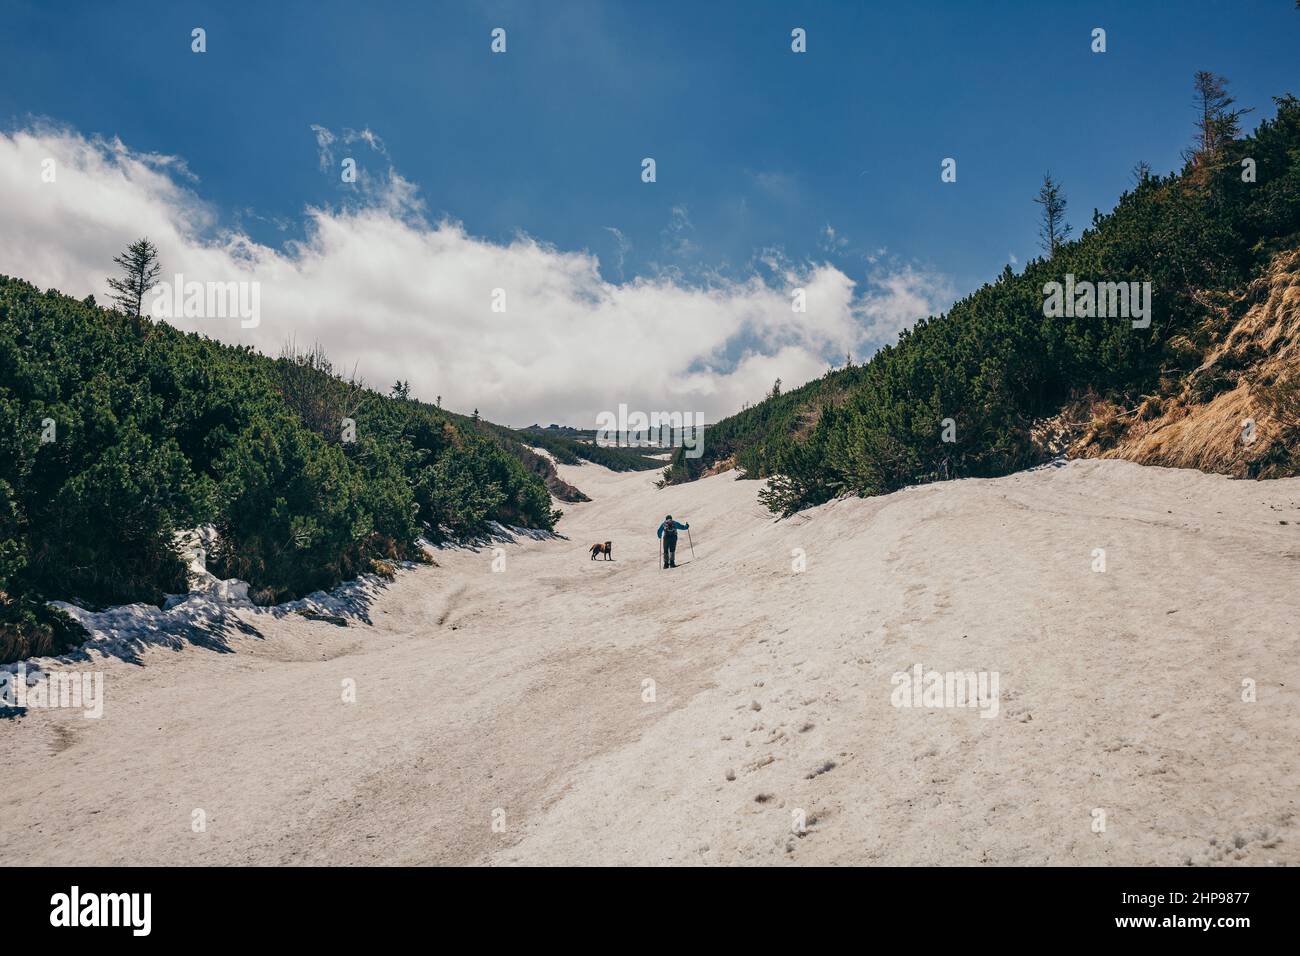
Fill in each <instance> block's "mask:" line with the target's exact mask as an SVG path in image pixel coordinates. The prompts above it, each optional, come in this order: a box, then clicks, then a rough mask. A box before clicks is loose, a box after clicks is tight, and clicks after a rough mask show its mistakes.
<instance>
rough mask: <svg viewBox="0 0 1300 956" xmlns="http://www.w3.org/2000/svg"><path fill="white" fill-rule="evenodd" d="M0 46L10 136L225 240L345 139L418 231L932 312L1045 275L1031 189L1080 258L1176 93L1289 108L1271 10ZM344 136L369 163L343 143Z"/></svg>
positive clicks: (65, 37) (847, 13)
mask: <svg viewBox="0 0 1300 956" xmlns="http://www.w3.org/2000/svg"><path fill="white" fill-rule="evenodd" d="M4 23H5V29H4V31H3V32H0V70H2V71H3V75H4V82H2V83H0V123H3V125H4V128H5V129H14V128H16V127H20V126H22V125H23V124H25V123H29V122H30V121H31V120H32V118H34V117H37V118H45V119H48V120H51V121H53V122H54V123H55V124H58V125H60V126H66V127H68V128H70V129H72V130H75V131H77V132H78V133H79V134H81V135H84V136H91V135H94V134H100V135H102V136H104V137H118V138H120V139H121V140H122V142H123V143H125V144H126V145H127V146H128V147H129V148H130V149H132V150H136V151H140V152H143V153H160V154H166V155H172V156H177V157H180V158H182V159H183V160H184V162H185V163H186V164H187V166H188V169H189V171H190V172H191V173H192V174H193V175H194V176H195V177H197V181H196V182H195V183H194V184H192V188H193V189H194V190H195V192H196V193H198V194H199V195H201V196H202V198H203V200H204V201H206V202H207V203H210V204H211V207H212V209H213V210H214V212H215V215H216V216H217V217H218V218H219V220H220V222H221V223H223V224H224V225H225V226H227V227H230V228H236V229H240V230H242V231H244V232H246V233H247V234H248V235H249V236H250V237H252V238H253V239H255V240H256V241H257V242H259V243H264V244H267V245H269V246H281V245H282V244H283V243H284V242H285V241H286V240H292V239H301V238H302V237H303V235H304V230H305V229H306V228H308V220H307V219H306V218H305V217H304V210H305V209H307V208H308V207H312V206H320V205H330V204H338V203H344V202H346V201H347V200H348V192H347V191H348V190H349V189H352V188H353V187H349V186H344V185H342V184H341V183H340V182H339V178H338V176H337V174H336V173H335V172H334V171H333V169H332V168H331V170H330V171H328V172H322V171H321V168H320V156H319V152H318V143H317V139H316V136H315V135H314V134H313V132H312V127H313V125H316V126H321V127H325V128H328V129H329V130H331V131H332V132H333V135H334V136H335V137H336V138H340V139H336V142H335V144H334V145H333V147H332V153H331V159H332V161H333V162H337V161H338V160H339V159H340V158H341V157H343V156H349V155H351V156H354V157H355V158H356V159H357V162H358V163H359V165H360V166H361V167H362V168H372V169H374V170H376V171H379V170H381V169H383V168H387V167H389V166H390V165H391V167H392V169H394V170H396V171H397V172H398V173H400V175H401V176H402V177H404V179H405V180H407V181H409V182H410V183H411V184H413V185H414V186H415V187H416V188H417V189H418V191H419V195H420V197H421V199H422V200H423V203H424V208H425V210H426V212H427V214H428V216H429V218H430V220H431V221H436V220H438V219H439V218H441V217H444V216H445V217H449V218H451V219H453V220H457V221H459V222H461V223H463V225H464V229H465V231H466V232H467V233H468V234H470V235H472V236H475V237H482V238H483V239H485V240H488V241H491V242H498V243H508V242H510V241H511V240H512V238H513V237H516V236H518V235H520V234H521V233H522V234H526V235H528V236H531V237H533V238H535V239H537V240H539V241H541V242H543V243H546V244H549V245H550V246H553V247H554V248H555V249H557V250H560V251H563V252H581V251H584V250H585V251H588V252H590V253H591V254H592V255H594V256H596V257H598V258H599V269H600V273H601V275H602V276H603V278H604V279H606V280H608V281H609V282H613V283H620V282H624V281H627V280H631V279H633V278H635V277H638V276H646V277H653V276H662V275H665V274H668V275H673V276H675V277H677V280H678V281H680V282H684V283H686V284H699V283H708V282H710V281H713V280H715V279H716V278H717V277H718V276H726V277H730V278H732V279H735V280H743V279H744V278H745V277H746V276H750V275H753V274H754V273H755V272H756V271H757V272H758V273H759V274H763V270H764V267H763V266H762V265H761V264H758V260H759V259H761V258H762V256H763V253H764V250H769V251H770V250H773V249H775V250H779V252H780V254H781V255H782V256H784V257H786V258H787V259H788V260H790V261H794V262H800V263H809V262H813V263H817V262H824V263H830V264H833V265H834V266H835V267H836V268H837V269H838V270H840V271H841V272H843V273H844V274H845V275H846V276H848V277H849V278H850V279H852V280H853V281H854V282H862V281H863V280H864V279H865V278H866V277H867V276H869V274H870V273H871V270H872V269H873V268H878V267H881V266H882V265H883V264H892V265H893V267H895V268H901V267H905V266H915V267H917V268H919V269H922V270H925V271H926V272H927V273H928V274H934V275H937V276H942V277H944V278H945V280H947V282H948V283H950V285H949V286H948V287H947V288H946V291H945V295H946V296H947V297H948V301H951V295H953V294H962V293H964V292H967V291H969V290H971V289H972V288H974V287H976V286H978V285H979V284H980V283H982V282H984V281H986V280H988V279H990V278H992V277H993V276H995V275H996V274H997V272H998V271H1000V269H1001V268H1002V266H1003V264H1004V263H1006V262H1007V261H1009V259H1010V258H1011V257H1012V256H1014V257H1016V259H1017V260H1018V261H1019V262H1022V263H1023V262H1024V261H1025V260H1026V259H1028V258H1030V257H1032V256H1034V255H1036V254H1037V253H1038V249H1037V236H1036V221H1035V214H1036V211H1037V210H1036V207H1035V206H1034V204H1033V203H1032V196H1033V194H1034V192H1035V190H1036V188H1037V185H1038V183H1039V181H1040V179H1041V176H1042V174H1043V172H1044V171H1045V170H1047V169H1050V170H1051V171H1052V173H1053V174H1054V175H1055V176H1056V177H1057V178H1058V179H1059V180H1061V181H1062V182H1063V183H1064V185H1065V189H1066V193H1067V195H1068V197H1069V202H1070V216H1069V218H1070V220H1071V221H1072V222H1073V223H1074V225H1075V228H1076V231H1077V230H1080V229H1082V228H1083V227H1084V226H1085V225H1086V224H1087V223H1088V221H1089V220H1090V218H1091V213H1092V209H1093V208H1094V207H1099V208H1101V209H1103V210H1105V209H1109V208H1111V207H1112V206H1113V205H1114V203H1115V201H1116V199H1117V198H1118V196H1119V194H1120V193H1121V192H1122V191H1123V190H1124V189H1125V188H1126V186H1127V185H1128V183H1129V177H1130V169H1131V167H1132V165H1133V164H1134V163H1135V162H1136V161H1137V160H1140V159H1145V160H1146V161H1148V162H1149V163H1151V164H1152V166H1153V167H1154V168H1155V169H1156V170H1157V171H1161V172H1163V171H1168V170H1170V169H1172V168H1175V167H1176V166H1177V165H1178V164H1179V158H1178V156H1179V151H1180V149H1181V148H1182V147H1183V146H1184V145H1185V144H1186V143H1187V142H1188V141H1189V138H1190V135H1191V130H1192V120H1193V112H1192V108H1191V76H1192V73H1193V71H1194V70H1197V69H1210V70H1213V71H1215V72H1218V73H1221V74H1223V75H1225V76H1226V77H1227V78H1228V79H1229V81H1230V89H1231V91H1232V92H1233V93H1235V95H1236V96H1237V97H1238V100H1239V103H1240V104H1242V105H1247V106H1254V107H1255V108H1256V113H1254V114H1252V115H1251V116H1250V117H1248V120H1247V123H1248V125H1250V126H1253V125H1254V123H1255V122H1257V121H1258V119H1259V118H1261V116H1266V115H1271V113H1272V104H1271V100H1270V97H1271V96H1273V95H1275V94H1280V93H1283V92H1286V91H1294V92H1300V55H1297V51H1298V50H1300V11H1297V10H1296V9H1295V8H1294V3H1293V2H1292V0H1236V2H1231V3H1229V2H1219V3H1212V2H1186V3H1176V4H1175V3H1133V2H1095V3H1052V2H1037V3H1032V2H1024V3H1011V2H1004V3H979V4H975V3H957V2H929V3H924V2H918V3H902V4H898V3H891V4H875V3H871V4H868V3H850V2H844V3H835V2H817V3H794V2H790V3H777V2H755V0H746V2H721V3H708V4H704V3H681V2H662V3H618V4H615V3H576V2H561V0H556V2H548V3H535V2H519V3H506V2H493V3H431V2H423V3H409V4H401V3H383V4H365V3H330V2H310V3H283V2H273V3H261V4H224V3H223V4H216V3H213V4H198V3H184V2H179V3H178V2H168V3H158V4H106V3H104V2H102V0H99V2H88V3H71V4H59V5H52V4H48V3H36V2H25V0H18V2H14V0H8V2H6V4H5V13H4ZM195 26H201V27H203V28H204V29H205V30H206V31H207V45H208V51H207V53H206V54H204V55H195V54H193V53H191V51H190V42H189V35H190V30H191V29H192V28H193V27H195ZM498 26H500V27H504V28H505V29H506V30H507V38H508V39H507V44H508V49H507V53H506V54H505V55H495V56H494V55H492V54H491V53H490V52H489V42H490V37H489V33H490V31H491V30H492V28H494V27H498ZM794 27H803V28H805V29H806V30H807V36H808V52H807V53H806V54H802V55H798V54H794V53H792V52H791V50H790V31H791V29H792V28H794ZM1094 27H1103V28H1104V29H1105V30H1106V31H1107V52H1105V53H1104V54H1094V53H1092V52H1091V51H1090V48H1089V46H1090V32H1091V30H1092V29H1093V28H1094ZM348 129H351V130H357V131H361V130H369V131H371V132H373V134H375V135H376V136H378V137H380V138H381V140H382V144H383V149H384V152H383V153H382V154H381V153H380V152H377V151H375V150H373V149H371V148H370V147H368V146H366V144H365V143H363V142H354V143H351V144H347V143H344V142H342V140H341V137H342V136H343V135H344V132H343V131H345V130H348ZM646 156H651V157H654V158H655V160H656V163H657V175H658V181H657V182H656V183H654V184H645V183H642V182H641V179H640V170H641V167H640V163H641V160H642V158H643V157H646ZM945 157H954V158H956V159H957V162H958V181H957V182H956V183H955V184H944V183H941V182H940V178H939V172H940V162H941V161H942V159H943V158H945ZM828 227H829V229H830V230H833V235H832V233H831V232H829V231H828ZM3 267H4V265H3V264H0V271H3ZM946 304H947V303H946V302H945V303H943V305H946Z"/></svg>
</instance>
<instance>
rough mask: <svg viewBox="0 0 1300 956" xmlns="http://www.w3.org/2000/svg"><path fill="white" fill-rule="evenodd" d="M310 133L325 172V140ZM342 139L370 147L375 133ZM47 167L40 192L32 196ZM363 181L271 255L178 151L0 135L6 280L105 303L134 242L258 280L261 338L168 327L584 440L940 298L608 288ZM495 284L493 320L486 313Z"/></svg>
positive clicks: (379, 183) (730, 282)
mask: <svg viewBox="0 0 1300 956" xmlns="http://www.w3.org/2000/svg"><path fill="white" fill-rule="evenodd" d="M314 131H315V132H316V136H317V142H318V145H319V146H320V148H321V150H322V162H325V151H328V150H331V149H333V148H334V145H335V143H336V142H337V141H338V140H339V137H336V136H334V134H333V133H330V132H329V131H328V130H325V129H324V128H323V127H315V128H314ZM349 132H350V131H349ZM367 132H368V131H367ZM347 135H348V133H345V134H344V141H345V142H346V141H348V140H347V138H346V137H347ZM351 135H352V136H353V138H354V140H362V141H365V142H366V143H367V144H369V145H371V146H372V148H374V149H375V150H376V151H377V152H379V151H382V141H380V140H378V138H377V137H374V139H373V141H372V139H371V138H368V137H367V136H366V135H363V134H356V133H352V134H351ZM370 136H371V137H373V134H370ZM46 159H53V160H54V161H55V167H54V168H55V169H56V178H55V181H54V182H52V183H47V182H42V178H41V172H42V168H43V167H42V161H43V160H46ZM372 185H373V188H372V189H371V190H370V191H368V192H365V193H359V194H357V195H356V196H355V197H354V198H353V199H352V200H351V201H350V202H349V203H347V204H345V205H343V206H341V207H333V206H319V207H310V208H308V209H306V210H305V211H304V213H303V215H304V217H305V220H306V230H305V238H304V239H302V240H300V241H294V242H289V243H286V244H285V245H284V246H283V247H272V246H268V245H263V244H260V243H258V242H256V241H254V240H253V239H252V238H250V237H249V236H248V235H247V234H245V233H243V232H242V231H240V230H239V229H237V228H230V227H228V226H227V227H223V226H222V225H221V217H219V216H218V214H217V211H216V210H214V209H213V208H212V206H211V205H210V204H208V203H207V202H205V201H204V200H203V199H202V198H201V197H200V196H199V195H198V193H197V192H196V191H195V190H196V188H197V186H196V185H195V183H194V181H193V179H192V177H190V176H189V174H188V172H187V171H186V170H185V168H184V165H183V163H181V161H180V160H179V159H177V158H175V157H168V156H162V155H157V154H146V153H139V152H135V151H132V150H130V149H128V148H127V147H126V146H124V145H123V144H122V143H120V142H119V141H118V140H116V139H113V140H104V139H93V138H87V137H84V136H82V135H80V134H79V133H77V132H75V131H72V130H68V129H64V128H55V127H50V126H34V127H28V128H25V129H20V130H17V131H14V132H12V133H9V134H4V133H0V208H3V209H5V214H4V216H3V217H0V272H4V273H7V274H10V275H15V276H19V277H22V278H25V279H27V280H29V281H31V282H33V283H35V284H37V285H38V286H40V287H43V288H45V287H53V288H58V289H60V290H62V291H64V292H66V293H69V294H71V295H76V296H78V297H80V296H84V295H86V294H88V293H94V294H95V295H96V296H97V297H98V298H99V299H100V301H101V302H104V301H107V294H106V293H107V289H106V284H105V276H106V275H107V274H109V273H110V272H111V271H112V268H113V267H112V258H113V256H114V255H116V254H117V253H119V252H120V251H121V250H122V248H123V247H125V246H126V245H127V243H129V242H130V241H132V240H134V239H136V238H138V237H139V236H142V235H147V236H148V237H149V238H150V239H152V240H153V241H154V242H155V243H156V244H157V245H158V247H159V250H160V253H161V260H162V265H163V278H164V279H171V278H172V276H173V275H174V274H175V273H183V274H184V276H185V277H186V279H187V280H198V281H211V282H229V281H240V280H244V281H256V282H259V283H260V288H261V323H260V325H258V326H257V327H256V328H247V329H245V328H241V327H240V323H239V321H238V320H237V319H216V318H212V319H183V318H178V319H172V320H170V321H171V322H172V323H173V324H174V325H177V326H179V327H181V328H184V329H186V330H191V331H198V332H201V333H203V334H205V335H210V336H212V337H214V338H217V339H221V340H223V341H226V342H232V343H239V344H246V345H251V346H253V347H254V348H257V349H259V350H261V351H263V352H266V353H268V354H277V353H278V352H279V350H280V348H281V347H282V345H283V344H284V343H285V342H286V341H288V340H289V339H291V338H292V339H295V340H296V341H297V342H298V343H300V344H302V343H312V342H317V341H318V342H320V343H321V344H322V345H323V346H324V347H325V349H326V350H327V352H328V353H329V354H330V355H331V357H332V358H334V359H335V361H336V363H337V364H338V365H341V366H344V367H348V368H351V367H352V366H353V364H354V363H356V364H357V367H358V370H359V372H360V374H362V375H364V376H365V377H366V378H367V380H368V381H370V382H372V383H373V384H375V385H376V386H377V387H381V388H383V387H386V386H387V385H389V384H391V383H392V382H393V381H394V380H397V379H404V380H409V381H410V383H411V386H412V389H413V391H414V392H415V393H416V394H417V395H418V396H419V397H421V398H424V399H426V400H432V399H433V397H434V396H435V395H441V396H442V397H443V405H444V406H445V407H447V408H452V409H456V410H469V409H473V408H475V407H477V408H478V409H480V411H481V412H482V414H483V415H484V416H485V417H487V418H489V419H491V420H494V421H500V422H504V423H508V424H528V423H530V422H533V421H541V422H543V423H547V422H552V421H553V422H563V423H568V424H573V425H577V426H581V427H593V426H594V424H595V420H596V415H597V413H598V412H600V411H602V410H613V409H616V408H617V406H618V404H619V403H621V402H625V403H627V404H628V405H629V407H631V408H633V409H642V410H645V411H647V412H649V411H656V410H659V411H671V410H678V411H693V412H694V411H699V412H703V413H704V415H705V417H706V420H707V421H710V422H713V421H717V420H718V419H720V418H722V417H725V416H726V415H729V414H731V413H733V412H735V411H736V410H738V409H739V408H740V407H741V406H742V405H743V404H744V403H746V402H753V401H755V400H757V399H758V398H760V397H761V396H762V395H763V394H764V393H765V392H766V391H767V390H768V389H769V388H770V387H771V383H772V381H773V380H774V379H775V378H777V377H778V376H779V377H780V378H781V379H782V380H783V381H784V383H785V385H786V387H787V388H789V387H794V386H795V385H797V384H799V383H801V382H803V381H806V380H808V379H810V378H813V377H815V376H816V375H819V374H821V372H822V371H824V370H825V368H826V365H827V362H828V361H838V359H839V358H840V357H841V356H843V355H844V353H845V352H846V351H850V350H852V351H853V352H854V354H855V355H864V354H869V353H870V352H871V351H872V350H874V348H875V347H878V346H879V345H881V344H884V343H885V342H887V341H891V340H892V339H893V337H894V336H895V335H896V334H897V332H898V331H899V330H901V329H902V328H905V327H906V326H908V325H910V324H911V323H912V322H914V321H915V320H916V319H918V318H920V317H922V316H924V315H927V314H929V313H933V312H937V311H939V310H940V309H942V308H944V307H946V306H947V305H948V303H949V302H950V301H951V289H950V288H949V287H948V286H947V285H946V283H943V282H942V281H939V280H938V278H937V277H935V276H933V275H930V274H928V273H924V272H921V271H917V270H916V269H913V268H911V267H902V268H894V269H892V271H890V272H888V273H883V274H879V275H873V276H871V277H870V278H869V280H868V282H867V283H866V285H865V287H864V288H862V289H859V288H858V286H857V285H856V284H855V283H854V281H853V280H852V279H850V278H849V277H848V276H847V275H845V274H844V273H843V272H842V271H840V270H839V269H838V268H836V267H834V266H831V265H828V264H817V263H802V264H800V263H792V262H790V261H788V260H786V259H785V258H784V257H775V256H773V257H770V258H769V259H768V262H769V264H770V265H771V266H772V269H771V270H770V271H769V274H767V275H764V276H760V275H758V274H757V273H755V274H753V275H751V276H749V277H748V278H745V279H739V280H737V279H725V278H722V277H717V276H713V277H711V278H710V279H709V280H708V281H707V282H704V283H699V284H687V283H684V282H682V281H681V280H679V279H676V278H674V277H673V276H672V275H659V276H655V277H651V278H644V277H642V278H635V279H632V280H628V281H623V282H610V281H607V280H606V279H604V278H603V277H602V276H601V273H600V269H599V262H598V260H597V259H596V257H595V256H594V255H593V254H592V253H590V252H585V251H583V252H573V251H565V250H560V249H557V248H555V247H553V246H551V245H548V244H547V243H545V242H543V241H541V240H539V239H537V238H534V237H531V236H526V235H520V236H517V237H516V238H515V239H513V240H511V241H510V242H506V243H502V242H493V241H489V240H487V239H484V238H480V237H476V236H474V235H472V234H471V233H470V232H469V231H468V230H466V228H465V227H464V226H463V225H462V224H461V223H459V222H456V221H452V220H442V221H438V222H429V221H427V220H426V219H425V217H424V212H423V208H422V206H421V202H420V198H419V195H418V191H417V190H416V188H415V186H414V185H413V184H412V183H410V182H409V181H408V180H405V179H403V178H402V177H401V176H400V175H399V174H397V173H396V172H395V171H393V170H392V169H391V167H390V168H389V170H388V172H387V174H386V175H385V176H383V177H376V179H375V181H374V182H373V184H372ZM672 217H673V218H672V226H670V229H669V230H668V232H669V237H668V238H671V239H677V240H683V241H687V242H689V240H686V238H685V235H683V234H684V233H689V231H690V226H689V217H688V216H687V213H686V210H685V208H684V207H682V208H681V209H680V211H679V210H677V209H674V210H673V212H672ZM617 235H618V236H619V237H621V234H617ZM621 241H622V240H621V239H620V242H621ZM795 288H803V289H805V290H806V297H807V311H806V312H805V313H794V312H793V311H792V310H791V295H792V292H793V290H794V289H795ZM497 289H500V290H504V295H505V306H506V311H505V312H504V313H502V312H495V311H493V309H492V303H493V301H494V299H493V297H494V290H497Z"/></svg>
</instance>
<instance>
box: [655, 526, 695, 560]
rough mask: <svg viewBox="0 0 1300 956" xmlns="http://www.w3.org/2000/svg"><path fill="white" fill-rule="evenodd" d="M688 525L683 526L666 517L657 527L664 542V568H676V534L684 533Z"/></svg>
mask: <svg viewBox="0 0 1300 956" xmlns="http://www.w3.org/2000/svg"><path fill="white" fill-rule="evenodd" d="M689 527H690V525H688V524H683V523H682V522H680V521H674V520H673V516H672V515H668V516H667V517H666V518H664V520H663V524H661V525H660V526H659V537H660V538H662V539H663V542H664V567H665V568H675V567H677V560H676V559H677V532H678V531H685V530H686V529H687V528H689Z"/></svg>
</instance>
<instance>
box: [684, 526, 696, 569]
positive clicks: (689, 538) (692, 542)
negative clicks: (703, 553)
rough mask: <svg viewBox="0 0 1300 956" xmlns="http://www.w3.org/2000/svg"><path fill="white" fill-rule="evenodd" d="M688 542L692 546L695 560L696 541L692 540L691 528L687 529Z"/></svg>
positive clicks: (692, 558)
mask: <svg viewBox="0 0 1300 956" xmlns="http://www.w3.org/2000/svg"><path fill="white" fill-rule="evenodd" d="M686 542H687V544H689V545H690V546H691V560H692V561H694V560H695V542H694V541H692V540H691V529H690V528H687V529H686Z"/></svg>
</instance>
